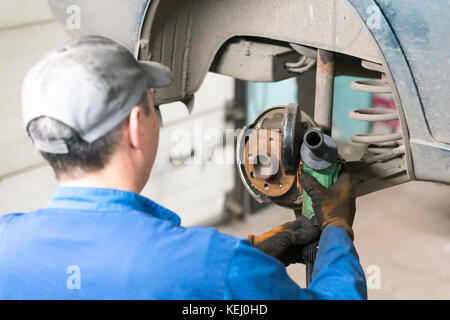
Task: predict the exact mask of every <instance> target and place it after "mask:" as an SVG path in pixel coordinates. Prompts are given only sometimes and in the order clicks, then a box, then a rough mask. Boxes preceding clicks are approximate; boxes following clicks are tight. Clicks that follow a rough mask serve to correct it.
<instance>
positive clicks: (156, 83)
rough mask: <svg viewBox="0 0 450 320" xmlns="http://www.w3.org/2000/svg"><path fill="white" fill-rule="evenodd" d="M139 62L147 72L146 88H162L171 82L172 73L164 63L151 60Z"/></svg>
mask: <svg viewBox="0 0 450 320" xmlns="http://www.w3.org/2000/svg"><path fill="white" fill-rule="evenodd" d="M139 64H140V65H141V67H142V68H143V69H144V71H145V73H146V74H147V88H164V87H167V86H169V85H170V84H171V83H172V81H173V79H174V76H173V73H172V71H170V69H169V68H168V67H166V66H165V65H163V64H161V63H158V62H153V61H139Z"/></svg>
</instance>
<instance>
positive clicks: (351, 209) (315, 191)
mask: <svg viewBox="0 0 450 320" xmlns="http://www.w3.org/2000/svg"><path fill="white" fill-rule="evenodd" d="M300 182H301V184H302V187H303V188H304V189H305V190H306V192H307V193H308V195H309V196H310V197H311V199H312V206H313V209H314V214H315V217H316V219H317V222H318V223H319V226H320V229H321V230H323V229H325V228H326V227H327V226H336V227H341V228H343V229H345V230H347V231H348V232H349V233H350V236H351V238H352V240H353V239H354V235H353V229H352V225H353V220H354V218H355V201H356V200H355V192H354V190H353V187H352V183H351V176H350V174H349V173H348V172H343V173H342V174H341V175H340V177H339V179H338V180H337V181H336V183H335V184H334V185H333V186H331V188H330V189H327V188H325V187H324V186H322V185H321V184H320V183H319V182H318V181H317V180H316V179H315V178H314V177H313V176H311V175H310V174H309V173H306V172H303V173H302V174H301V175H300Z"/></svg>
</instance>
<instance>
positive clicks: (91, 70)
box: [22, 36, 173, 154]
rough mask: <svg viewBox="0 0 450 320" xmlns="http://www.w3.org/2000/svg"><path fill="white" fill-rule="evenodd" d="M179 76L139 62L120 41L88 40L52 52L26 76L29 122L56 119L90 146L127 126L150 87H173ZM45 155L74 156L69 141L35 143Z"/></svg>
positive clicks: (24, 96) (24, 89)
mask: <svg viewBox="0 0 450 320" xmlns="http://www.w3.org/2000/svg"><path fill="white" fill-rule="evenodd" d="M172 80H173V75H172V73H171V72H170V70H169V69H168V68H167V67H166V66H164V65H162V64H159V63H156V62H149V61H136V59H135V58H134V57H133V55H132V54H131V53H130V52H129V51H128V50H127V49H125V48H124V47H122V46H121V45H119V44H118V43H116V42H114V41H112V40H110V39H107V38H104V37H100V36H84V37H81V38H79V39H77V40H75V41H72V42H70V43H68V44H67V45H66V46H65V47H64V48H62V49H61V50H59V51H57V52H54V53H51V54H49V55H48V56H47V57H45V58H44V59H43V60H42V61H41V62H39V63H38V64H37V65H36V66H34V67H33V68H32V69H31V70H30V71H29V72H28V74H27V75H26V77H25V79H24V82H23V86H22V113H23V121H24V124H25V126H26V128H27V131H28V126H29V124H30V122H31V121H32V120H34V119H37V118H39V117H43V116H46V117H50V118H53V119H55V120H58V121H61V122H62V123H64V124H65V125H67V126H69V127H71V128H72V129H74V130H75V131H76V132H77V133H78V134H79V135H80V137H81V138H82V139H83V140H85V141H86V142H88V143H91V142H93V141H95V140H97V139H98V138H100V137H103V136H104V135H106V134H107V133H108V132H110V131H111V130H112V129H114V128H115V127H116V126H117V125H119V124H120V123H121V121H123V120H124V119H125V118H126V117H127V116H128V115H129V113H130V111H131V109H132V108H133V107H134V106H136V105H137V103H138V102H139V100H140V98H141V97H142V95H143V94H144V92H145V90H146V89H147V88H162V87H166V86H168V85H170V84H171V83H172ZM32 140H33V143H34V145H35V146H36V147H37V148H38V149H39V150H41V151H44V152H48V153H55V154H63V153H68V152H69V148H68V147H67V144H66V141H65V140H62V139H60V140H50V141H42V140H37V139H35V138H34V139H33V137H32Z"/></svg>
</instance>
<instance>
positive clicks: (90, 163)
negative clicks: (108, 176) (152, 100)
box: [28, 93, 151, 179]
mask: <svg viewBox="0 0 450 320" xmlns="http://www.w3.org/2000/svg"><path fill="white" fill-rule="evenodd" d="M138 106H140V107H141V109H142V110H143V112H144V114H145V115H146V116H149V115H150V113H151V111H150V106H149V105H148V100H147V94H146V93H144V95H143V96H142V97H141V99H140V101H139V102H138ZM125 121H126V120H124V121H122V123H120V124H119V125H118V126H117V127H116V128H114V129H113V130H111V131H110V132H109V133H108V134H106V135H105V136H103V137H101V138H99V139H97V140H95V141H94V142H92V143H88V142H86V141H84V140H83V139H82V138H81V137H80V136H79V134H78V133H77V132H76V131H75V130H73V129H72V128H71V127H69V126H67V125H65V124H64V123H62V122H60V121H58V120H55V119H52V118H49V117H40V118H37V119H35V120H33V121H31V122H30V124H29V126H28V134H29V135H30V137H31V138H32V139H39V140H44V141H51V140H55V139H64V140H65V141H66V143H67V145H68V148H69V153H68V154H53V153H47V152H43V151H40V154H41V155H42V156H43V157H44V159H45V160H46V161H47V162H48V163H49V164H50V166H51V167H52V168H53V170H54V172H55V175H56V178H58V179H59V178H61V177H62V176H65V177H69V178H77V177H79V176H80V175H83V174H85V173H88V172H93V171H97V170H100V169H103V168H104V167H105V166H106V165H107V163H108V161H109V160H110V158H111V155H112V154H113V153H114V151H115V149H116V146H117V144H118V143H119V141H120V139H121V138H122V128H123V125H124V123H125Z"/></svg>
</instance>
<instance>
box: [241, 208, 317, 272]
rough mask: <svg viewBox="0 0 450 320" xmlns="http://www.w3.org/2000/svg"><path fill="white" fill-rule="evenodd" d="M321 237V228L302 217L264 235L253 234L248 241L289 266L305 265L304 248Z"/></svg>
mask: <svg viewBox="0 0 450 320" xmlns="http://www.w3.org/2000/svg"><path fill="white" fill-rule="evenodd" d="M319 237H320V228H319V226H318V225H317V224H314V222H313V221H311V220H309V219H308V218H306V217H303V216H301V217H299V218H298V219H296V220H294V221H291V222H287V223H285V224H282V225H281V226H278V227H276V228H275V229H272V230H270V231H267V232H265V233H263V234H260V235H253V234H251V235H249V236H248V240H249V241H250V242H251V243H252V245H253V246H254V247H255V248H257V249H259V250H261V251H262V252H264V253H266V254H268V255H270V256H272V257H274V258H276V259H278V260H280V261H281V262H282V263H283V264H284V265H285V266H288V265H290V264H291V263H304V261H303V258H304V254H305V253H304V251H303V248H304V247H305V246H306V245H308V244H311V243H312V242H314V241H315V240H318V239H319Z"/></svg>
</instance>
